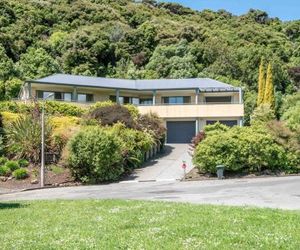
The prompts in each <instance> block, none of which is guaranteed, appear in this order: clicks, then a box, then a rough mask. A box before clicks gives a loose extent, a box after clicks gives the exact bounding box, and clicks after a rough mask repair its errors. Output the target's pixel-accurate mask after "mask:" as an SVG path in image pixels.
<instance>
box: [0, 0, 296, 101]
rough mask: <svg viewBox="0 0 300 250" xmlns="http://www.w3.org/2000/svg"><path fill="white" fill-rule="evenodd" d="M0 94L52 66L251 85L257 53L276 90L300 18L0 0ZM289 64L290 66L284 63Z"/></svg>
mask: <svg viewBox="0 0 300 250" xmlns="http://www.w3.org/2000/svg"><path fill="white" fill-rule="evenodd" d="M0 13H1V16H0V78H1V91H0V92H1V94H0V96H1V95H2V96H1V98H2V99H3V98H7V97H9V96H13V95H15V93H16V92H17V90H18V86H19V84H20V80H24V79H29V78H37V77H43V76H46V75H49V74H52V73H55V72H65V73H72V74H83V75H97V76H108V77H121V78H183V77H186V78H190V77H203V76H207V77H212V78H217V79H220V80H223V81H226V82H228V83H231V84H236V85H242V86H244V87H245V88H246V90H248V92H249V91H250V93H251V91H253V93H254V91H256V90H257V79H258V68H259V62H260V59H261V57H262V56H265V57H266V58H267V60H269V61H271V62H272V63H273V66H274V71H273V75H274V81H275V82H274V83H275V86H276V90H277V91H281V92H283V93H284V92H292V91H293V89H295V86H296V80H295V79H294V75H293V72H294V71H295V70H293V67H296V66H299V65H300V21H293V22H282V21H280V20H279V19H277V18H275V19H272V18H269V17H268V14H267V13H265V12H262V11H259V10H250V11H249V12H248V13H247V14H245V15H242V16H234V15H232V14H231V13H229V12H226V11H218V12H213V11H208V10H206V11H201V12H198V11H194V10H191V9H189V8H185V7H183V6H180V5H177V4H170V3H157V2H155V1H152V0H148V1H143V3H135V2H134V1H129V0H118V1H113V0H77V1H76V0H0ZM290 69H291V70H290Z"/></svg>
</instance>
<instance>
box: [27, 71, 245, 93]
mask: <svg viewBox="0 0 300 250" xmlns="http://www.w3.org/2000/svg"><path fill="white" fill-rule="evenodd" d="M28 82H32V83H40V84H56V85H70V86H80V87H97V88H113V89H115V88H116V89H127V90H172V89H173V90H174V89H200V90H203V91H206V90H214V89H215V90H227V91H228V90H229V91H230V90H231V91H237V90H239V88H237V87H234V86H232V85H229V84H226V83H223V82H220V81H217V80H213V79H210V78H191V79H155V80H128V79H115V78H103V77H91V76H78V75H68V74H55V75H51V76H47V77H44V78H41V79H37V80H31V81H28Z"/></svg>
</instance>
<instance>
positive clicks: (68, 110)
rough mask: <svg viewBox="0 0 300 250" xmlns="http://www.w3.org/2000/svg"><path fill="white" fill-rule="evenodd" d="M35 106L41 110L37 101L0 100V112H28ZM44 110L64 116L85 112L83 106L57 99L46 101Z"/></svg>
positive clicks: (78, 114) (79, 114)
mask: <svg viewBox="0 0 300 250" xmlns="http://www.w3.org/2000/svg"><path fill="white" fill-rule="evenodd" d="M36 106H37V107H38V108H39V110H41V105H40V104H39V102H36V103H27V104H25V103H22V102H12V101H5V102H0V112H11V113H20V114H29V113H31V112H32V111H33V110H34V109H35V107H36ZM45 110H46V112H47V113H48V114H59V115H66V116H81V115H82V114H83V113H84V112H85V109H84V108H81V107H79V106H77V105H74V104H71V103H65V102H58V101H46V102H45Z"/></svg>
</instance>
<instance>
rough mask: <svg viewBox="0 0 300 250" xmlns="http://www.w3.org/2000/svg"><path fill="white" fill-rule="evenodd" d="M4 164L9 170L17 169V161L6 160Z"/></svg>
mask: <svg viewBox="0 0 300 250" xmlns="http://www.w3.org/2000/svg"><path fill="white" fill-rule="evenodd" d="M5 166H6V167H8V168H9V169H10V171H11V172H13V171H15V170H16V169H19V168H20V166H19V163H18V162H17V161H7V162H6V163H5Z"/></svg>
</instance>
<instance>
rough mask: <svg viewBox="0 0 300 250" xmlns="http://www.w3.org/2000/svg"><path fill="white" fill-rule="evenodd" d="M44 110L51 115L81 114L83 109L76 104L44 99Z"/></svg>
mask: <svg viewBox="0 0 300 250" xmlns="http://www.w3.org/2000/svg"><path fill="white" fill-rule="evenodd" d="M45 110H46V112H47V113H48V114H52V115H65V116H81V115H82V114H83V113H84V112H85V109H84V108H81V107H79V106H77V105H74V104H71V103H65V102H59V101H46V103H45Z"/></svg>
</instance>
